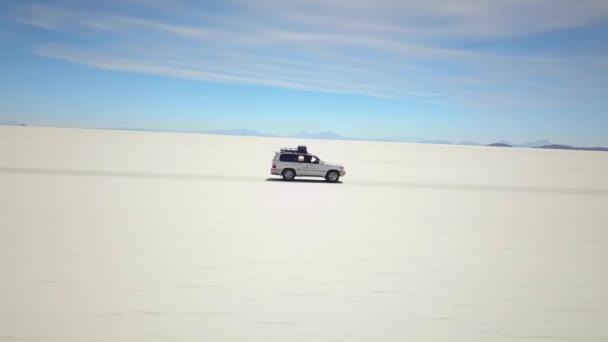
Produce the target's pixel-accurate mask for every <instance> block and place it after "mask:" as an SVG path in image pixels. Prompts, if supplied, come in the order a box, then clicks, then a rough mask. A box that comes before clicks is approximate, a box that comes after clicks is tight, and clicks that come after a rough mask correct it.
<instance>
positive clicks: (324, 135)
mask: <svg viewBox="0 0 608 342" xmlns="http://www.w3.org/2000/svg"><path fill="white" fill-rule="evenodd" d="M0 126H26V124H24V123H20V122H17V121H10V120H0ZM105 129H110V130H121V131H142V132H172V133H194V134H213V135H231V136H247V137H277V138H294V139H319V140H356V141H379V142H400V143H418V144H436V145H464V146H492V147H520V148H542V149H550V150H577V151H602V152H608V148H606V147H577V146H570V145H564V144H555V143H553V142H551V141H550V140H547V139H541V140H537V141H532V142H527V143H523V144H514V143H511V142H508V141H499V142H496V143H493V144H489V145H484V144H480V143H476V142H472V141H460V142H451V141H447V140H427V139H424V138H416V137H390V138H376V139H373V138H372V139H369V138H349V137H345V136H342V135H340V134H338V133H336V132H332V131H325V132H321V133H318V134H314V133H307V132H300V133H298V134H294V135H288V136H282V135H273V134H266V133H260V132H258V131H255V130H250V129H228V130H207V131H195V130H167V129H142V128H128V127H122V128H105Z"/></svg>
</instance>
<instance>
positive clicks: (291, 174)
mask: <svg viewBox="0 0 608 342" xmlns="http://www.w3.org/2000/svg"><path fill="white" fill-rule="evenodd" d="M282 175H283V179H284V180H286V181H290V180H293V179H294V178H296V172H295V171H294V170H292V169H285V170H283V174H282Z"/></svg>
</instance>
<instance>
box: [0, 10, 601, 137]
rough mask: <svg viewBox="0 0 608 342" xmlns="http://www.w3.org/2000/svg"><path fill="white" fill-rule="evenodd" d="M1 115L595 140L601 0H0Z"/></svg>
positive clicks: (58, 122)
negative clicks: (101, 0) (0, 0)
mask: <svg viewBox="0 0 608 342" xmlns="http://www.w3.org/2000/svg"><path fill="white" fill-rule="evenodd" d="M0 13H2V14H0V51H1V52H0V58H1V63H0V74H1V75H2V82H0V120H17V121H24V122H26V123H28V124H33V125H50V126H69V127H138V128H150V129H180V130H204V129H229V128H248V129H255V130H258V131H261V132H265V133H274V134H293V133H297V132H300V131H309V132H320V131H326V130H331V131H335V132H337V133H339V134H342V135H346V136H350V137H363V138H371V137H391V136H404V137H425V138H428V139H447V140H452V141H459V140H472V141H479V142H482V143H491V142H495V141H499V140H509V141H512V142H524V141H531V140H537V139H542V138H547V139H550V140H552V141H554V142H558V143H570V144H578V145H605V146H608V134H607V132H608V113H607V109H608V39H606V37H608V1H605V0H580V1H570V0H511V1H500V0H459V1H455V0H434V1H414V0H401V1H395V0H377V1H363V0H323V1H321V0H309V1H279V0H260V1H242V0H225V1H188V0H183V1H182V0H176V1H161V0H126V1H125V0H121V1H119V0H108V1H103V2H99V1H69V0H58V1H29V0H26V1H14V0H8V1H3V2H2V4H0Z"/></svg>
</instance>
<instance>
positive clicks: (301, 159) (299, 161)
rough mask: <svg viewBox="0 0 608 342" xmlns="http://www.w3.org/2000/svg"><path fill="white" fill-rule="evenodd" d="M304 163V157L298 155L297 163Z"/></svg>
mask: <svg viewBox="0 0 608 342" xmlns="http://www.w3.org/2000/svg"><path fill="white" fill-rule="evenodd" d="M304 161H305V160H304V156H303V155H299V156H298V163H303V162H304Z"/></svg>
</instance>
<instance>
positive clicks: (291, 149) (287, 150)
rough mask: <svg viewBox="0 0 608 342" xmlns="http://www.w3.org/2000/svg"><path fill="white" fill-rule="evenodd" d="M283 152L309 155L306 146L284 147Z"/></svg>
mask: <svg viewBox="0 0 608 342" xmlns="http://www.w3.org/2000/svg"><path fill="white" fill-rule="evenodd" d="M281 152H297V153H308V150H307V149H306V146H304V145H300V146H298V148H289V147H282V148H281Z"/></svg>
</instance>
